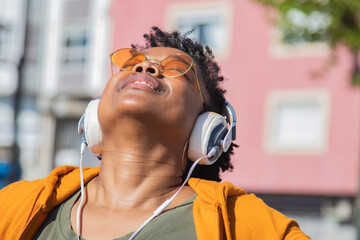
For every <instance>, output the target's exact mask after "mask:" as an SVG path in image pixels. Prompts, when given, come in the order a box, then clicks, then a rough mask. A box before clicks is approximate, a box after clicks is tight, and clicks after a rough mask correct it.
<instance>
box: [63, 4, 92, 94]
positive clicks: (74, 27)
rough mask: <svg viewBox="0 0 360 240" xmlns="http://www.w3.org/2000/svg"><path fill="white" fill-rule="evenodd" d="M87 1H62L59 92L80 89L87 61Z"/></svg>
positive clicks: (88, 16) (85, 72) (88, 5)
mask: <svg viewBox="0 0 360 240" xmlns="http://www.w3.org/2000/svg"><path fill="white" fill-rule="evenodd" d="M89 8H90V1H89V0H64V13H63V29H62V50H61V71H60V76H59V77H60V79H59V80H60V82H61V84H60V85H59V86H60V88H59V90H60V92H63V93H65V92H66V93H71V92H72V91H74V90H73V89H79V88H80V89H81V88H82V87H83V84H84V82H85V80H86V79H87V77H86V74H87V68H88V62H89V61H88V60H89V57H90V56H89V54H88V52H89V44H90V41H89V35H90V34H89V32H90V31H89V30H88V28H89V25H90V15H89V14H90V10H89Z"/></svg>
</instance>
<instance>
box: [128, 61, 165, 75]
mask: <svg viewBox="0 0 360 240" xmlns="http://www.w3.org/2000/svg"><path fill="white" fill-rule="evenodd" d="M133 72H136V73H147V74H150V75H152V76H154V77H159V76H160V69H159V66H158V64H154V63H152V62H150V61H144V62H141V63H138V64H136V65H135V66H134V68H133Z"/></svg>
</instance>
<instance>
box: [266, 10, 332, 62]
mask: <svg viewBox="0 0 360 240" xmlns="http://www.w3.org/2000/svg"><path fill="white" fill-rule="evenodd" d="M280 18H281V23H282V24H281V25H279V26H278V29H274V30H273V31H272V34H273V36H272V38H271V39H272V42H273V43H272V44H271V49H270V50H271V52H272V53H273V55H275V56H277V57H307V56H318V55H320V56H322V55H326V54H328V53H329V46H328V43H327V37H326V30H327V28H328V27H329V25H330V23H331V18H330V17H329V16H328V15H327V14H326V13H322V12H319V11H313V12H310V13H305V12H303V11H301V10H300V9H296V8H292V9H289V10H288V11H286V13H284V14H283V15H282V16H280Z"/></svg>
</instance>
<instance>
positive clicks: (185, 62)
mask: <svg viewBox="0 0 360 240" xmlns="http://www.w3.org/2000/svg"><path fill="white" fill-rule="evenodd" d="M160 64H161V66H162V67H163V69H162V71H163V73H162V74H163V75H164V76H167V77H176V76H180V75H183V74H184V73H186V72H187V71H188V70H189V69H190V68H191V65H192V59H191V57H190V56H188V55H185V54H177V55H173V56H169V57H167V58H165V59H164V60H162V61H161V63H160Z"/></svg>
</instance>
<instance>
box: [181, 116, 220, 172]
mask: <svg viewBox="0 0 360 240" xmlns="http://www.w3.org/2000/svg"><path fill="white" fill-rule="evenodd" d="M226 126H227V123H226V119H225V118H224V117H223V116H221V115H220V114H217V113H215V112H204V113H202V114H201V115H199V117H198V118H197V120H196V122H195V125H194V128H193V130H192V133H191V136H190V140H189V148H188V157H189V159H190V160H191V161H196V160H197V159H199V158H201V157H203V156H206V155H207V154H208V152H209V151H210V150H211V149H212V148H213V147H215V146H219V145H220V140H221V139H222V137H223V136H225V134H226V132H227V127H226ZM217 149H218V151H217V152H216V153H215V155H214V156H213V157H211V158H210V159H207V158H205V159H202V160H201V161H200V162H199V164H202V165H210V164H213V163H214V162H215V161H216V160H217V159H218V158H219V157H220V155H221V153H222V148H221V147H220V146H219V147H217Z"/></svg>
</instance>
